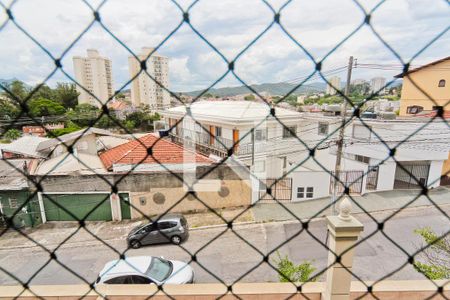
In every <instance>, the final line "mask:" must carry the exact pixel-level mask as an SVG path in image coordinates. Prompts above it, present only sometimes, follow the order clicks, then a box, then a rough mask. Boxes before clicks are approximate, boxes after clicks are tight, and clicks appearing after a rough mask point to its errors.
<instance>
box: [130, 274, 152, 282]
mask: <svg viewBox="0 0 450 300" xmlns="http://www.w3.org/2000/svg"><path fill="white" fill-rule="evenodd" d="M131 281H132V282H133V284H149V283H151V282H152V281H151V280H150V279H149V278H147V277H144V276H139V275H132V276H131Z"/></svg>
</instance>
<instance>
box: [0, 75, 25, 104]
mask: <svg viewBox="0 0 450 300" xmlns="http://www.w3.org/2000/svg"><path fill="white" fill-rule="evenodd" d="M6 88H7V89H8V90H9V91H10V92H11V93H12V94H13V95H14V96H11V95H10V93H8V92H6V91H4V92H3V93H2V94H3V96H4V97H5V98H8V99H10V100H11V101H12V102H13V103H17V101H21V102H22V101H24V100H25V98H26V97H27V96H28V94H29V90H28V89H27V87H26V86H25V84H24V83H23V82H22V81H19V80H14V81H13V82H11V83H10V84H8V85H7V86H6ZM16 98H17V99H16Z"/></svg>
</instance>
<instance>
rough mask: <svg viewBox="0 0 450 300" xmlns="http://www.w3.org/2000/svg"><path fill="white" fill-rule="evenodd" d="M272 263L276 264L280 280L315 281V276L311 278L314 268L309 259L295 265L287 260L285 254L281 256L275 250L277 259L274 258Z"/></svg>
mask: <svg viewBox="0 0 450 300" xmlns="http://www.w3.org/2000/svg"><path fill="white" fill-rule="evenodd" d="M274 263H275V264H276V265H277V269H278V272H279V275H278V276H279V279H280V282H307V281H316V278H311V275H312V273H314V271H315V270H316V268H315V267H314V266H313V265H312V262H310V261H305V262H303V263H301V264H299V265H296V264H294V263H293V262H292V261H291V260H289V258H288V256H287V255H285V256H281V255H280V253H279V252H278V251H277V259H275V260H274Z"/></svg>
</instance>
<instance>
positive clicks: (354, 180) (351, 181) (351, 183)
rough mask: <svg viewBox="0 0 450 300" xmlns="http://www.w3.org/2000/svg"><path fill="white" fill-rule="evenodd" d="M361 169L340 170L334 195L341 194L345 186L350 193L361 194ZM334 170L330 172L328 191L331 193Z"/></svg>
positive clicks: (362, 174) (362, 173)
mask: <svg viewBox="0 0 450 300" xmlns="http://www.w3.org/2000/svg"><path fill="white" fill-rule="evenodd" d="M363 176H364V172H363V171H340V172H339V181H338V183H337V185H336V195H339V194H343V193H344V191H345V187H348V188H349V192H350V193H351V194H361V192H362V183H363ZM335 177H336V173H335V172H331V179H330V193H333V187H334V180H335Z"/></svg>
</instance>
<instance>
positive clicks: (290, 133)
mask: <svg viewBox="0 0 450 300" xmlns="http://www.w3.org/2000/svg"><path fill="white" fill-rule="evenodd" d="M296 132H297V126H288V127H283V138H291V137H294V136H295V134H296Z"/></svg>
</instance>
